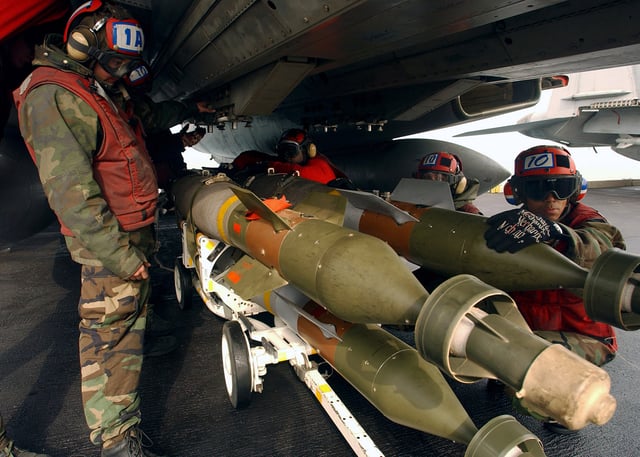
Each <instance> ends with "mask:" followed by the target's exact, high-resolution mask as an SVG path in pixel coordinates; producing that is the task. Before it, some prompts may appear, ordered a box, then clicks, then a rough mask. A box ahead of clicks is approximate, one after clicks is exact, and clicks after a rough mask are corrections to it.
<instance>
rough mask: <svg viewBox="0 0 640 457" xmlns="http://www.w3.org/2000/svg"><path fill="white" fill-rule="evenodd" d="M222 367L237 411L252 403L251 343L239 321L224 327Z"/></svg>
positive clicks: (229, 322)
mask: <svg viewBox="0 0 640 457" xmlns="http://www.w3.org/2000/svg"><path fill="white" fill-rule="evenodd" d="M222 366H223V371H224V383H225V386H226V387H227V394H229V401H231V404H232V405H233V407H234V408H236V409H241V408H244V407H245V406H247V405H248V404H249V402H250V401H251V388H252V385H253V383H252V381H251V380H252V378H251V360H250V351H249V341H248V340H247V338H246V336H245V334H244V332H243V331H242V326H241V325H240V323H239V322H238V321H227V322H225V323H224V325H223V327H222Z"/></svg>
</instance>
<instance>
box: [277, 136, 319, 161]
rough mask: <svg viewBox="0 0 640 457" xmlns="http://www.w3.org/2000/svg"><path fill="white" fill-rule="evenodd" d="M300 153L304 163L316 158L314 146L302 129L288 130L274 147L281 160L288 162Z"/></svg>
mask: <svg viewBox="0 0 640 457" xmlns="http://www.w3.org/2000/svg"><path fill="white" fill-rule="evenodd" d="M300 152H302V153H303V155H304V161H306V160H307V159H310V158H313V157H315V156H316V153H317V150H316V145H315V144H313V141H312V140H311V138H310V137H309V135H307V132H305V131H304V130H302V129H289V130H287V131H285V132H284V133H283V134H282V136H280V139H279V140H278V144H277V145H276V153H277V154H278V157H280V159H282V160H286V161H290V160H291V159H293V158H294V157H295V156H297V155H298V154H299V153H300Z"/></svg>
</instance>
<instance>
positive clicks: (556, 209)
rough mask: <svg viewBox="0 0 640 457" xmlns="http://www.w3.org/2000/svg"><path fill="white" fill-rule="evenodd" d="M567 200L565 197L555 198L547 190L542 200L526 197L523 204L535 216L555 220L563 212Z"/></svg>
mask: <svg viewBox="0 0 640 457" xmlns="http://www.w3.org/2000/svg"><path fill="white" fill-rule="evenodd" d="M568 202H569V200H567V199H564V200H559V199H557V198H555V196H554V195H553V192H549V193H548V194H547V195H546V196H545V197H544V200H534V199H532V198H527V199H526V202H525V205H524V206H525V208H526V209H527V210H529V211H531V212H532V213H533V214H535V215H536V216H542V217H546V218H547V219H549V220H551V221H553V222H557V221H558V220H559V219H560V216H562V214H563V213H564V210H565V208H566V207H567V204H568Z"/></svg>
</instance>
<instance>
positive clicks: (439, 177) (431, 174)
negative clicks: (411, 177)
mask: <svg viewBox="0 0 640 457" xmlns="http://www.w3.org/2000/svg"><path fill="white" fill-rule="evenodd" d="M420 179H426V180H429V181H445V182H449V176H448V175H447V174H445V173H439V172H437V171H428V172H426V173H422V174H421V175H420Z"/></svg>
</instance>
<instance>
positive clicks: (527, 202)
mask: <svg viewBox="0 0 640 457" xmlns="http://www.w3.org/2000/svg"><path fill="white" fill-rule="evenodd" d="M586 190H587V184H586V181H585V180H583V178H582V176H581V175H580V173H579V172H578V170H577V169H576V165H575V163H574V161H573V158H572V157H571V154H570V153H569V151H567V150H566V149H565V148H562V147H558V146H535V147H533V148H530V149H527V150H526V151H523V152H521V153H520V154H519V155H518V156H517V157H516V159H515V174H514V175H513V176H512V177H511V178H510V179H509V181H508V183H507V185H506V186H505V190H504V192H505V196H506V198H507V201H509V203H511V204H514V205H518V204H520V203H522V207H521V209H516V210H511V211H506V212H503V213H499V214H496V215H495V216H492V217H491V218H489V219H488V223H489V225H490V228H489V230H487V231H486V233H485V238H486V240H487V245H488V246H489V247H490V248H492V249H495V250H496V251H498V252H503V251H509V252H516V251H518V250H520V249H522V248H524V247H526V246H528V245H529V244H532V243H537V242H545V243H548V244H551V245H552V246H553V247H554V248H555V249H556V250H558V251H559V252H561V253H563V254H564V255H565V256H566V257H568V258H569V259H571V260H573V261H574V262H575V263H577V264H578V265H580V266H583V267H586V268H590V267H591V266H592V265H593V263H594V262H595V260H596V258H597V257H598V256H599V255H600V254H601V253H602V252H604V251H606V250H608V249H611V248H614V247H615V248H620V249H625V243H624V240H623V238H622V234H621V233H620V231H619V230H618V229H617V228H616V227H614V226H612V225H611V224H609V223H608V222H607V220H606V219H605V218H604V216H602V215H601V214H600V213H599V212H598V211H596V210H595V209H594V208H591V207H589V206H587V205H585V204H584V203H581V202H580V201H579V200H581V199H582V198H583V197H584V195H585V194H586ZM509 294H510V295H511V297H512V298H513V299H514V300H515V302H516V304H517V306H518V309H519V310H520V312H521V313H522V315H523V317H524V318H525V320H526V321H527V323H528V324H529V327H531V330H533V331H534V332H535V333H536V334H537V335H538V336H540V337H542V338H544V339H546V340H548V341H549V342H551V343H556V344H562V345H563V346H565V347H566V348H567V349H569V350H571V351H573V352H575V353H576V354H578V355H580V356H581V357H583V358H584V359H586V360H588V361H590V362H592V363H594V364H595V365H598V366H602V365H604V364H606V363H608V362H610V361H611V360H613V358H614V357H615V354H616V351H617V350H618V343H617V341H616V335H615V332H614V329H613V328H612V327H611V326H610V325H608V324H605V323H603V322H595V321H593V320H592V319H591V318H589V316H587V313H586V310H585V307H584V302H583V300H582V298H581V297H579V296H578V295H575V294H573V293H571V292H570V291H568V290H565V289H556V290H536V291H509ZM549 423H550V422H548V424H549ZM548 428H550V429H552V430H553V431H557V432H564V431H566V429H564V430H563V429H562V427H560V426H552V427H548Z"/></svg>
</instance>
